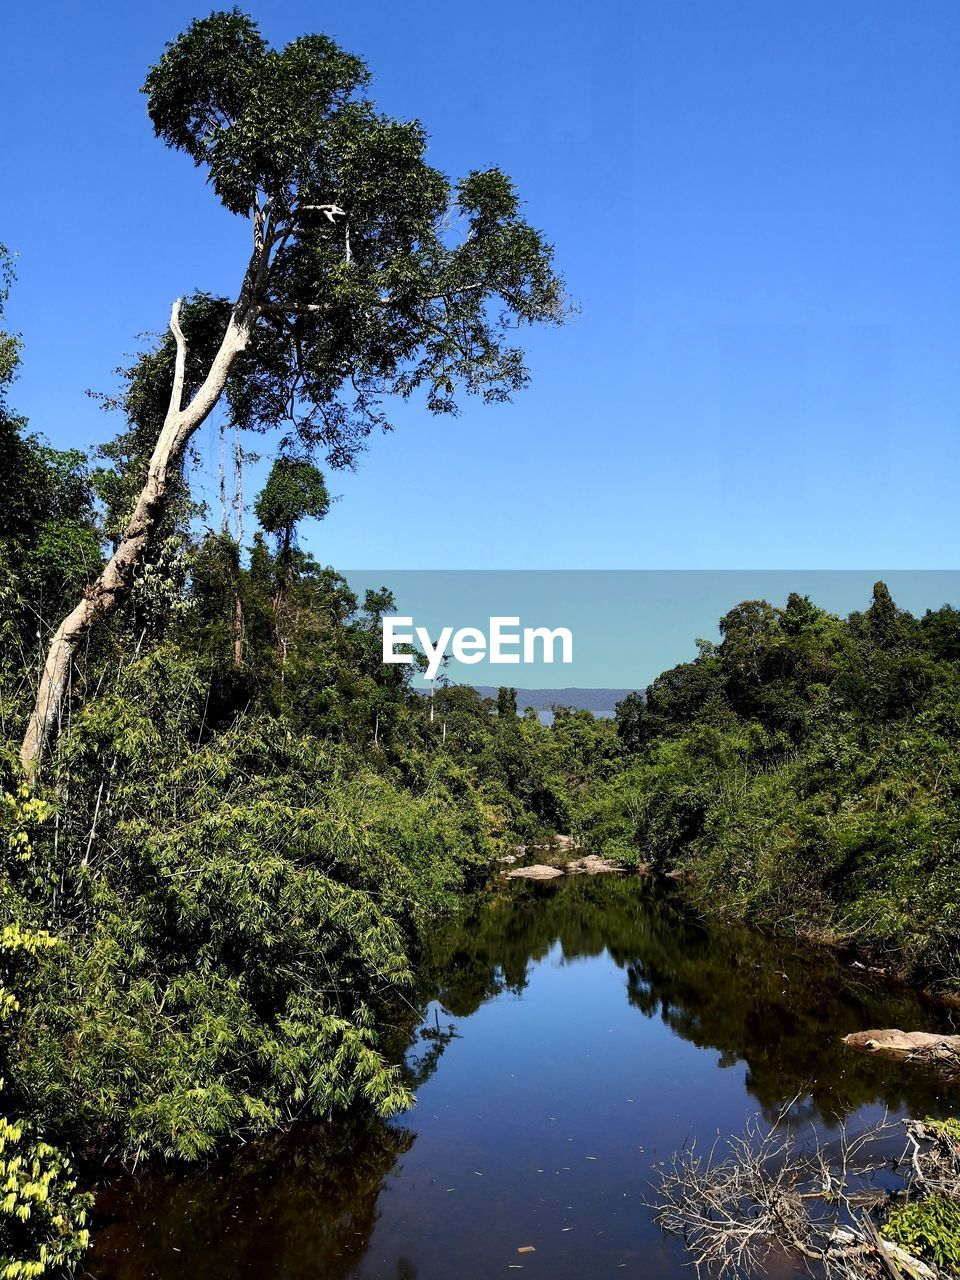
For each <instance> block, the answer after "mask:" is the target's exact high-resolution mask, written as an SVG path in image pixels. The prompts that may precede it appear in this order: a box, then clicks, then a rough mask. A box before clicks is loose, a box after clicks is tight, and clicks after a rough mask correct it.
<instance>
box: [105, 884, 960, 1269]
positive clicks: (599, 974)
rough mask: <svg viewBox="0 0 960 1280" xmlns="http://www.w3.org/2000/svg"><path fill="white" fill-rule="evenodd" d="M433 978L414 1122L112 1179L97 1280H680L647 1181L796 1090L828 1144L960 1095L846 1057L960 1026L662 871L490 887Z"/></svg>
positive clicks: (416, 1048)
mask: <svg viewBox="0 0 960 1280" xmlns="http://www.w3.org/2000/svg"><path fill="white" fill-rule="evenodd" d="M422 973H423V978H422V988H421V991H420V995H419V999H418V1000H417V1001H415V1002H414V1009H412V1010H411V1011H410V1017H409V1020H408V1022H407V1023H406V1025H399V1026H398V1027H397V1030H396V1045H395V1051H396V1053H397V1056H398V1057H399V1056H400V1055H401V1054H402V1055H403V1058H404V1060H405V1063H406V1069H407V1070H408V1071H409V1072H410V1074H411V1077H412V1078H413V1080H414V1082H415V1083H416V1092H417V1099H418V1101H417V1105H416V1107H415V1109H414V1110H413V1111H411V1112H409V1113H408V1114H407V1115H405V1116H403V1117H401V1118H400V1119H399V1120H398V1121H396V1122H393V1123H391V1124H389V1125H387V1124H381V1125H366V1126H357V1125H355V1126H344V1127H341V1128H338V1129H337V1130H336V1131H335V1132H333V1133H331V1132H330V1130H329V1128H319V1127H311V1128H303V1129H301V1130H299V1131H297V1132H294V1133H292V1134H287V1135H284V1136H283V1137H282V1138H277V1139H275V1140H272V1141H269V1142H264V1143H257V1144H253V1145H250V1146H247V1147H245V1148H244V1149H243V1150H242V1151H241V1152H240V1153H239V1154H237V1155H235V1156H233V1157H232V1158H230V1159H228V1160H225V1161H223V1162H221V1163H219V1164H216V1165H213V1166H208V1167H206V1168H204V1169H203V1170H201V1171H195V1172H192V1173H188V1174H186V1175H185V1174H184V1173H183V1171H182V1170H181V1171H177V1172H171V1173H159V1174H158V1173H156V1172H153V1173H151V1174H149V1175H148V1176H143V1177H140V1178H135V1179H124V1180H121V1181H119V1182H117V1183H115V1184H113V1185H111V1186H109V1187H107V1188H105V1189H104V1191H103V1193H102V1195H101V1197H100V1203H99V1229H98V1231H97V1234H96V1241H95V1248H94V1252H93V1255H92V1258H91V1260H90V1264H89V1268H88V1272H87V1274H88V1275H90V1276H93V1277H96V1278H97V1280H148V1278H150V1280H153V1278H156V1280H173V1278H174V1277H177V1278H178V1280H179V1277H181V1276H185V1275H186V1276H198V1277H205V1278H206V1277H209V1278H210V1280H237V1278H245V1277H249V1278H250V1280H254V1278H256V1280H307V1277H310V1280H328V1278H329V1280H346V1278H347V1277H351V1278H356V1280H414V1278H416V1280H452V1278H453V1277H457V1278H458V1280H486V1278H487V1277H490V1276H507V1275H512V1274H516V1275H517V1276H518V1280H524V1277H529V1278H530V1280H533V1277H544V1278H546V1277H549V1278H550V1280H592V1278H593V1277H602V1276H611V1277H616V1276H620V1275H624V1276H631V1275H632V1276H637V1277H644V1278H648V1277H652V1278H654V1280H661V1278H663V1280H665V1278H666V1277H680V1276H681V1275H683V1276H689V1275H690V1274H691V1272H690V1271H689V1270H687V1269H686V1268H685V1267H684V1263H685V1261H686V1258H685V1256H684V1254H683V1251H682V1249H681V1247H680V1246H679V1244H678V1243H677V1242H676V1241H675V1240H672V1239H669V1238H664V1237H663V1236H662V1235H661V1234H660V1232H659V1231H658V1230H657V1228H656V1226H655V1225H654V1223H653V1220H652V1215H651V1211H650V1209H649V1208H647V1207H646V1205H645V1201H647V1200H648V1199H649V1198H650V1196H651V1194H652V1188H651V1185H650V1179H651V1175H652V1171H653V1167H654V1165H655V1164H656V1162H657V1161H659V1160H666V1159H669V1157H670V1156H671V1154H672V1153H673V1152H674V1151H675V1150H676V1149H677V1148H679V1147H681V1146H683V1144H684V1143H687V1142H689V1141H691V1140H692V1139H694V1138H697V1139H698V1140H699V1141H700V1143H701V1144H702V1143H704V1142H706V1143H707V1144H708V1145H709V1144H710V1143H712V1142H713V1140H714V1138H715V1136H716V1134H717V1132H718V1131H720V1132H721V1133H728V1132H732V1131H737V1130H739V1129H741V1128H742V1126H743V1123H744V1120H745V1118H746V1117H747V1116H749V1115H752V1114H754V1113H756V1112H760V1113H762V1114H764V1115H766V1116H768V1117H769V1118H771V1119H773V1118H774V1117H775V1116H776V1114H777V1113H778V1112H779V1111H780V1109H781V1107H782V1106H783V1105H784V1104H785V1103H787V1102H789V1100H791V1099H794V1098H796V1099H797V1101H796V1103H795V1106H794V1119H795V1121H796V1122H798V1123H800V1124H801V1125H803V1124H807V1123H812V1124H814V1125H816V1126H817V1127H818V1128H819V1129H820V1131H821V1132H823V1133H826V1134H829V1133H830V1132H831V1131H835V1129H836V1125H837V1121H838V1117H841V1116H850V1115H851V1113H856V1114H857V1116H863V1117H877V1116H879V1115H880V1114H881V1113H882V1111H883V1110H884V1108H887V1109H889V1110H890V1111H891V1112H894V1113H896V1112H903V1113H912V1114H915V1115H921V1116H922V1115H931V1114H947V1113H949V1112H950V1111H951V1110H952V1109H954V1108H957V1109H960V1108H958V1104H960V1094H958V1095H953V1096H951V1095H949V1094H948V1093H945V1092H944V1091H943V1090H940V1089H938V1087H937V1086H936V1085H935V1084H933V1083H932V1082H931V1081H930V1080H928V1079H926V1078H925V1077H923V1076H920V1075H917V1074H916V1073H915V1072H913V1071H911V1070H910V1069H908V1068H905V1067H899V1066H897V1065H896V1064H891V1063H884V1062H881V1061H879V1060H877V1059H872V1058H865V1057H861V1056H859V1055H855V1054H853V1053H852V1052H851V1051H849V1050H847V1049H845V1048H844V1047H843V1045H841V1044H840V1043H839V1040H840V1037H841V1036H843V1035H845V1034H846V1033H847V1032H849V1031H854V1030H863V1029H865V1028H868V1027H878V1026H880V1027H901V1028H904V1029H910V1030H932V1031H936V1030H954V1029H955V1028H953V1027H952V1026H951V1025H950V1015H949V1014H948V1013H947V1012H945V1011H944V1010H942V1009H940V1008H939V1007H937V1006H934V1005H931V1004H929V1003H926V1002H924V1001H923V1000H922V999H921V998H920V997H918V996H915V995H913V994H912V993H910V992H907V991H904V990H901V989H899V988H891V987H890V986H887V985H885V984H883V983H882V982H880V981H877V980H875V979H873V978H871V977H870V975H868V974H866V973H864V971H862V970H856V969H851V968H850V967H848V966H846V965H844V964H842V963H841V962H840V961H839V960H838V959H837V958H836V957H835V956H833V955H832V954H831V953H829V952H824V951H820V950H806V949H802V948H799V947H796V946H792V945H785V944H782V943H778V942H775V941H771V940H770V939H767V938H762V937H759V936H758V935H756V934H754V933H751V932H749V931H746V930H740V929H733V928H729V927H724V926H718V925H714V924H705V923H703V922H702V921H700V920H698V919H697V917H696V916H695V915H694V914H693V913H692V912H691V911H690V909H689V908H688V907H687V906H686V904H685V902H684V898H683V896H682V894H681V893H680V892H678V891H677V890H675V889H673V888H670V887H665V886H663V885H661V884H657V883H656V882H654V881H652V880H649V879H644V878H635V877H622V878H621V877H612V876H610V877H598V878H595V879H588V878H567V879H564V880H561V881H554V882H550V883H529V882H527V883H524V882H510V883H508V884H506V885H504V886H503V887H502V888H498V889H496V890H495V891H494V892H493V893H489V892H488V893H486V894H483V895H478V897H477V898H476V899H475V900H472V901H471V902H470V903H468V904H467V906H466V908H465V910H464V912H463V914H462V915H461V917H460V918H459V919H457V920H456V921H454V922H452V923H450V924H449V925H448V926H446V927H445V928H443V929H441V930H438V931H437V934H436V936H435V937H434V939H433V940H432V942H431V950H430V953H429V955H428V956H427V957H426V958H425V962H424V964H423V965H422ZM400 1021H401V1022H402V1019H401V1020H400ZM531 1247H532V1250H533V1251H530V1249H531ZM521 1249H523V1250H525V1251H524V1252H519V1250H521ZM521 1273H522V1274H521Z"/></svg>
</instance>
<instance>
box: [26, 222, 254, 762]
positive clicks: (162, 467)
mask: <svg viewBox="0 0 960 1280" xmlns="http://www.w3.org/2000/svg"><path fill="white" fill-rule="evenodd" d="M262 259H263V254H262V250H261V249H260V248H259V246H258V251H257V252H255V253H254V257H253V258H252V260H251V262H250V266H249V268H248V271H247V277H246V280H245V282H244V288H243V290H242V292H241V295H240V298H239V300H238V301H237V304H236V306H235V307H234V309H233V314H232V315H231V317H230V323H229V324H228V326H227V331H226V333H225V334H224V335H223V340H222V342H221V344H220V349H219V350H218V352H217V354H216V356H215V357H214V359H213V362H212V364H211V366H210V369H209V371H208V372H207V376H206V377H205V378H204V380H203V383H202V384H201V386H200V387H199V389H198V390H197V393H196V395H195V396H194V397H193V399H192V400H191V401H190V403H189V405H187V407H186V408H183V407H182V406H181V402H182V400H183V384H184V373H185V368H186V341H185V339H184V336H183V332H182V331H181V328H180V305H181V300H180V299H179V298H178V299H177V301H176V302H175V303H174V304H173V311H172V313H171V316H170V329H171V332H172V333H173V335H174V337H175V339H176V343H177V356H176V364H175V367H174V376H173V388H172V391H171V393H170V406H169V408H168V409H167V414H166V417H165V418H164V422H163V427H162V428H161V431H160V436H159V438H158V440H157V443H156V446H155V448H154V451H153V456H152V457H151V459H150V466H149V468H148V471H147V478H146V481H145V483H144V486H143V489H142V490H141V492H140V496H139V498H138V499H137V504H136V506H135V508H134V511H133V515H132V516H131V518H130V523H129V524H128V525H127V528H126V530H125V531H124V534H123V537H122V538H121V539H120V542H119V544H118V546H117V548H116V550H115V551H114V553H113V555H112V556H111V557H110V559H109V560H108V561H107V563H106V565H105V566H104V569H103V571H102V572H101V574H100V576H99V578H97V580H96V582H93V583H91V585H90V586H89V587H87V589H86V591H85V592H84V595H83V599H82V600H81V601H80V603H79V604H78V605H77V606H76V607H75V608H74V609H73V610H71V612H70V613H69V614H67V616H66V617H65V618H64V620H63V621H62V622H61V623H60V625H59V627H58V628H57V630H56V632H55V633H54V636H53V640H52V641H51V643H50V648H49V649H48V651H47V658H46V662H45V663H44V667H43V672H42V673H41V676H40V681H39V684H38V687H37V697H36V702H35V703H34V708H33V712H32V714H31V716H30V720H29V723H28V725H27V730H26V733H25V734H24V738H23V743H22V745H21V748H20V760H21V763H22V765H23V768H24V771H25V772H26V774H27V776H28V777H33V776H34V775H35V774H36V771H37V768H38V766H39V763H40V760H41V757H42V755H43V751H44V748H45V747H46V746H47V745H48V743H49V742H50V741H51V740H52V739H53V737H54V736H55V732H56V729H57V727H58V725H59V721H60V714H61V708H62V706H63V700H64V695H65V694H66V690H67V685H68V682H69V679H70V669H71V664H72V660H73V655H74V652H75V651H76V648H77V646H78V644H80V642H81V641H82V640H83V639H84V637H85V636H86V635H87V634H88V632H89V631H90V630H91V629H92V628H93V627H94V626H95V625H96V623H97V622H99V621H101V620H102V619H104V618H107V617H109V615H110V614H111V613H113V611H114V610H115V609H116V608H117V607H118V606H119V605H120V604H122V602H123V601H124V600H125V599H126V598H127V596H128V595H129V594H130V589H131V587H132V586H133V580H134V575H135V573H136V571H137V569H138V568H139V566H140V565H141V564H142V563H143V559H144V555H145V553H146V551H147V548H148V547H149V545H150V539H151V536H152V534H153V531H154V529H155V528H156V526H157V523H158V522H159V520H160V519H161V517H162V516H163V514H164V511H165V510H166V506H167V502H168V499H169V475H170V472H171V470H172V468H173V467H175V466H176V464H177V463H178V462H179V461H180V458H181V457H182V456H183V451H184V449H185V448H186V445H187V441H188V440H189V439H190V437H191V436H192V435H193V433H194V432H195V431H196V430H197V428H198V427H199V426H200V425H201V424H202V423H203V422H204V421H205V420H206V418H207V416H208V415H209V413H210V412H211V410H212V409H213V408H214V406H215V405H216V403H217V401H218V400H219V399H220V396H221V394H222V393H223V389H224V386H225V385H226V381H227V376H228V374H229V372H230V369H231V367H232V365H233V363H234V361H235V360H236V358H237V356H238V355H239V354H240V352H241V351H243V349H244V347H245V346H246V345H247V341H248V339H249V336H250V331H251V328H252V325H253V323H254V320H255V318H256V310H255V302H256V296H257V294H258V293H259V288H258V286H259V285H261V284H262Z"/></svg>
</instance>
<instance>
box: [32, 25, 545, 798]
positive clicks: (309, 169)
mask: <svg viewBox="0 0 960 1280" xmlns="http://www.w3.org/2000/svg"><path fill="white" fill-rule="evenodd" d="M368 83H369V73H368V71H367V68H366V66H365V65H364V63H363V62H362V61H361V60H360V59H359V58H357V57H354V56H353V55H351V54H349V53H346V52H345V51H344V50H342V49H340V48H339V47H338V46H337V45H336V44H335V43H334V42H333V41H332V40H329V39H327V38H326V37H325V36H321V35H310V36H304V37H302V38H301V39H298V40H294V41H293V42H291V43H290V44H288V45H287V46H286V47H285V48H283V49H279V50H278V49H271V48H270V47H269V46H268V45H267V43H266V42H265V40H264V39H263V38H262V36H261V35H260V32H259V29H258V27H257V25H256V24H255V23H254V22H253V21H252V20H251V19H250V18H248V17H246V16H245V15H244V14H242V13H240V12H239V11H237V10H233V11H232V12H229V13H227V12H218V13H213V14H211V16H210V17H209V18H205V19H202V20H199V21H196V22H194V23H192V24H191V25H190V26H189V27H188V28H187V30H186V31H184V32H183V34H182V35H181V36H180V37H179V38H178V39H177V40H175V41H174V42H173V43H171V44H170V45H168V46H167V48H166V50H165V52H164V54H163V56H162V57H161V59H160V61H159V62H158V63H157V65H156V66H155V67H153V68H152V69H151V70H150V72H149V74H148V76H147V79H146V83H145V84H144V89H143V91H144V93H145V94H146V95H147V99H148V110H149V114H150V118H151V120H152V122H153V125H154V129H155V131H156V133H157V135H158V136H159V137H160V138H162V139H163V141H164V142H166V143H167V144H168V145H169V146H172V147H175V148H177V149H178V150H180V151H185V152H186V153H187V154H188V155H189V156H191V157H192V158H193V160H194V161H195V163H196V164H197V165H198V166H199V167H200V168H202V169H205V170H206V173H207V179H208V182H209V184H210V186H211V187H212V188H213V191H214V192H215V194H216V195H217V197H218V198H219V200H220V201H221V203H222V204H223V205H224V206H225V207H226V208H227V209H228V210H229V211H230V212H231V213H233V214H235V215H237V216H239V217H243V218H247V219H249V222H250V226H251V239H252V243H251V248H250V255H249V258H248V260H247V262H246V265H245V267H244V268H243V273H242V280H241V282H240V287H239V290H238V292H237V295H236V300H235V301H234V302H232V303H225V304H224V306H223V311H222V327H221V330H220V332H219V333H218V334H217V335H216V341H215V343H214V344H213V345H212V347H211V346H210V344H209V334H205V335H204V340H203V342H202V343H201V344H200V347H201V348H202V353H203V354H202V358H201V359H200V360H199V361H198V358H197V355H198V353H197V351H196V350H191V332H190V325H189V323H187V319H188V310H189V308H185V307H184V306H183V304H182V301H181V300H178V301H177V302H175V303H174V304H173V309H172V313H171V316H170V324H169V328H170V335H169V337H168V340H167V343H168V346H169V351H170V360H169V378H168V385H169V399H168V400H167V399H166V396H167V390H166V388H164V404H165V409H164V411H163V412H162V413H161V414H159V415H157V419H158V432H157V437H156V444H155V446H154V448H153V453H152V456H151V458H150V462H149V466H148V467H147V469H146V474H145V476H144V478H143V487H142V489H141V490H140V493H139V496H138V497H137V499H136V502H135V504H134V506H133V509H132V513H131V514H130V517H129V520H128V521H127V523H126V526H125V528H124V530H123V532H122V535H121V536H120V537H119V539H118V540H117V543H116V548H115V550H114V552H113V554H112V555H111V556H110V558H109V560H108V561H107V563H106V565H105V566H104V568H103V571H102V572H101V573H100V575H99V577H98V578H97V579H96V581H95V582H93V583H92V584H91V585H90V586H89V587H88V588H87V590H86V591H85V592H84V594H83V598H82V599H81V600H80V601H79V602H78V603H77V605H76V607H75V608H74V609H72V610H71V612H70V613H69V614H68V615H67V616H66V617H65V618H64V619H63V621H62V622H61V623H60V625H59V627H58V628H57V629H56V631H55V633H54V635H53V638H52V641H51V643H50V647H49V651H48V653H47V656H46V661H45V665H44V668H43V671H42V674H41V676H40V679H39V682H38V688H37V696H36V704H35V706H34V710H33V712H32V714H31V717H30V721H29V724H28V726H27V730H26V733H25V736H24V739H23V746H22V752H21V758H22V761H23V765H24V768H25V769H26V771H27V773H28V774H32V773H34V772H35V771H36V768H37V765H38V763H39V761H40V760H41V758H42V755H43V752H44V750H45V748H46V747H47V746H48V745H49V743H50V742H51V740H52V738H53V735H54V734H55V733H56V730H57V726H58V724H59V719H60V713H61V707H62V705H63V701H64V697H65V694H66V690H67V688H68V683H69V676H70V670H71V664H72V660H73V655H74V653H75V651H76V649H77V646H78V645H79V644H80V643H81V642H82V641H83V640H84V638H85V637H86V635H87V634H88V633H89V632H90V631H91V629H92V628H94V627H95V626H97V625H98V623H100V622H102V621H103V620H104V619H106V618H107V617H108V616H109V615H110V614H111V613H113V612H114V611H115V610H116V609H117V608H118V607H119V606H120V605H121V604H122V603H123V601H124V600H125V598H126V597H127V596H128V595H129V593H130V590H131V587H132V584H133V582H134V579H135V576H136V574H137V570H138V567H139V566H141V565H142V563H143V561H144V557H145V556H146V555H147V553H148V550H149V547H150V543H151V537H152V536H153V534H154V531H155V530H156V529H157V526H158V524H159V523H160V522H161V521H162V519H163V516H164V512H165V509H166V507H167V505H168V503H169V501H170V494H171V488H172V486H173V487H175V486H174V484H173V482H175V480H176V476H177V474H178V473H179V470H180V467H181V464H182V460H183V455H184V450H185V448H186V446H187V444H188V442H189V440H190V438H191V436H192V435H193V434H194V432H196V430H197V429H198V427H200V425H201V424H202V423H203V422H204V420H205V419H206V418H207V417H208V416H209V415H210V413H211V412H212V411H213V410H214V409H215V407H216V406H217V405H218V404H223V405H224V406H225V407H226V409H227V411H228V412H229V413H230V414H231V416H232V418H233V420H234V422H236V423H237V424H238V425H240V426H249V425H251V423H252V422H253V421H254V419H256V421H257V423H258V424H260V425H262V424H263V423H274V424H279V423H281V422H284V421H290V422H292V423H293V430H294V431H295V432H296V437H297V443H298V446H300V447H302V448H303V449H306V450H307V451H309V450H311V449H314V448H319V449H321V450H322V451H323V452H325V454H326V457H327V460H328V462H329V463H330V464H331V465H332V466H335V467H342V466H349V465H351V464H352V463H353V461H354V459H355V457H356V455H357V453H358V451H359V450H360V449H361V448H362V446H363V441H364V439H365V437H366V436H367V435H368V434H369V433H370V431H371V430H373V429H374V428H375V427H378V426H379V427H387V426H388V425H389V424H388V421H387V419H386V416H385V409H384V405H385V401H387V400H388V399H389V397H391V396H399V397H403V398H407V397H409V396H411V395H412V394H413V393H414V392H415V391H417V390H418V389H420V390H422V392H423V393H424V395H425V399H426V404H427V406H428V408H429V409H430V410H431V411H432V412H434V413H452V412H456V404H457V401H456V396H457V393H458V390H464V391H466V392H468V393H474V394H479V395H480V396H481V397H482V398H483V399H484V400H486V401H497V400H504V399H506V398H508V397H509V395H510V394H511V392H513V391H515V390H518V389H519V388H520V387H522V386H523V385H524V384H525V382H526V381H527V372H526V369H525V367H524V362H523V357H522V353H521V352H520V350H519V349H518V348H517V347H516V346H514V345H511V342H510V338H509V335H510V331H511V330H513V329H515V328H516V327H517V326H518V325H519V324H522V323H533V322H538V321H546V322H553V323H556V322H559V321H560V320H561V319H562V317H563V311H564V304H563V291H562V284H561V281H560V280H559V278H558V277H557V275H555V274H554V271H553V269H552V251H551V248H550V246H549V245H548V244H547V243H546V242H545V241H544V239H543V237H542V235H541V234H540V233H539V232H538V231H536V230H534V228H532V227H531V226H529V225H528V224H527V222H525V221H524V219H523V218H522V217H521V215H520V205H519V201H518V198H517V195H516V192H515V190H514V187H513V184H512V183H511V181H510V180H509V178H507V177H506V176H505V175H504V174H503V173H502V172H501V171H500V170H499V169H488V170H484V171H475V172H471V173H470V174H468V176H467V177H465V178H463V179H461V180H460V181H459V182H456V183H452V182H450V181H449V180H448V179H447V178H446V177H445V176H444V175H443V174H442V173H440V172H438V171H437V170H436V169H434V168H432V167H431V166H430V165H429V164H427V162H426V159H425V153H426V144H427V139H426V135H425V133H424V130H423V128H422V126H421V125H420V124H419V123H418V122H416V121H413V122H402V121H398V120H393V119H389V118H388V117H386V116H384V115H382V114H380V113H379V112H378V111H377V110H376V109H375V107H374V106H373V104H372V103H371V102H370V100H369V99H368V98H367V97H366V96H365V89H366V87H367V85H368ZM201 301H203V296H201ZM204 310H205V314H206V315H207V316H208V317H209V316H210V315H213V314H215V313H216V307H215V306H210V305H205V308H204Z"/></svg>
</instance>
